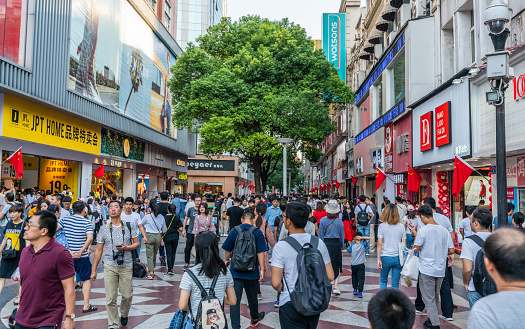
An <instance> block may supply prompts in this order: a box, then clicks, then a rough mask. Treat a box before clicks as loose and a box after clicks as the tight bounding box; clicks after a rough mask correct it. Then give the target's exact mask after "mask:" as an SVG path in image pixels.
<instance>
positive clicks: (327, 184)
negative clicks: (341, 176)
mask: <svg viewBox="0 0 525 329" xmlns="http://www.w3.org/2000/svg"><path fill="white" fill-rule="evenodd" d="M331 187H332V184H330V182H328V183H326V189H327V190H329V189H330V188H331Z"/></svg>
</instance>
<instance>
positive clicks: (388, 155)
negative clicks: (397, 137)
mask: <svg viewBox="0 0 525 329" xmlns="http://www.w3.org/2000/svg"><path fill="white" fill-rule="evenodd" d="M393 136H394V124H393V123H390V124H388V125H387V126H386V127H385V172H392V171H394V140H393Z"/></svg>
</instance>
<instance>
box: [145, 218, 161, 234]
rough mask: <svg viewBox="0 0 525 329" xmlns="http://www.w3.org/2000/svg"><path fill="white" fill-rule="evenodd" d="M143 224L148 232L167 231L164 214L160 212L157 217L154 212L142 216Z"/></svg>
mask: <svg viewBox="0 0 525 329" xmlns="http://www.w3.org/2000/svg"><path fill="white" fill-rule="evenodd" d="M142 226H144V230H145V231H146V233H163V232H166V221H165V219H164V216H162V215H161V214H159V215H158V216H157V217H155V216H154V215H153V214H147V215H146V216H144V218H142Z"/></svg>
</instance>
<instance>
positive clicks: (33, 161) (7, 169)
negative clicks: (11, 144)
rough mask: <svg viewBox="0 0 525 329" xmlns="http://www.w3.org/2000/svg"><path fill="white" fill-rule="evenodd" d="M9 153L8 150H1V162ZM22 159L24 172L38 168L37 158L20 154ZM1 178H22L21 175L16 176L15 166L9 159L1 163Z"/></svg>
mask: <svg viewBox="0 0 525 329" xmlns="http://www.w3.org/2000/svg"><path fill="white" fill-rule="evenodd" d="M10 155H11V153H10V152H3V153H2V162H4V161H5V160H6V159H7V158H8V157H9V156H10ZM22 160H24V172H25V171H27V170H38V158H35V157H32V156H25V155H24V156H22ZM1 178H2V179H12V180H22V178H23V176H20V177H18V178H16V170H15V167H13V165H12V164H11V163H10V162H9V161H7V162H4V163H3V164H2V173H1Z"/></svg>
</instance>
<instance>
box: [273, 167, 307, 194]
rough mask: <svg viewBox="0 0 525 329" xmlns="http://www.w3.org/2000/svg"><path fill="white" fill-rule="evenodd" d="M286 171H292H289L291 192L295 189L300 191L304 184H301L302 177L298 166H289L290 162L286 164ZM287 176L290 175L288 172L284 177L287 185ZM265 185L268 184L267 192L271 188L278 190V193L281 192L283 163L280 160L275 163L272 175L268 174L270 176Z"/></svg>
mask: <svg viewBox="0 0 525 329" xmlns="http://www.w3.org/2000/svg"><path fill="white" fill-rule="evenodd" d="M288 169H292V171H291V173H292V182H291V184H290V187H291V190H293V189H294V188H295V187H297V189H298V190H299V191H302V189H303V186H304V182H303V179H304V175H303V173H302V172H301V169H300V166H298V165H292V166H290V162H288ZM289 175H290V172H288V173H287V175H286V177H287V178H286V184H289V179H290V176H289ZM267 184H268V186H267V188H268V189H269V190H271V189H272V186H273V187H275V189H276V190H280V191H282V190H283V161H282V160H280V161H278V162H277V166H276V167H275V171H274V172H273V173H272V174H270V176H269V177H268V183H267Z"/></svg>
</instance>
